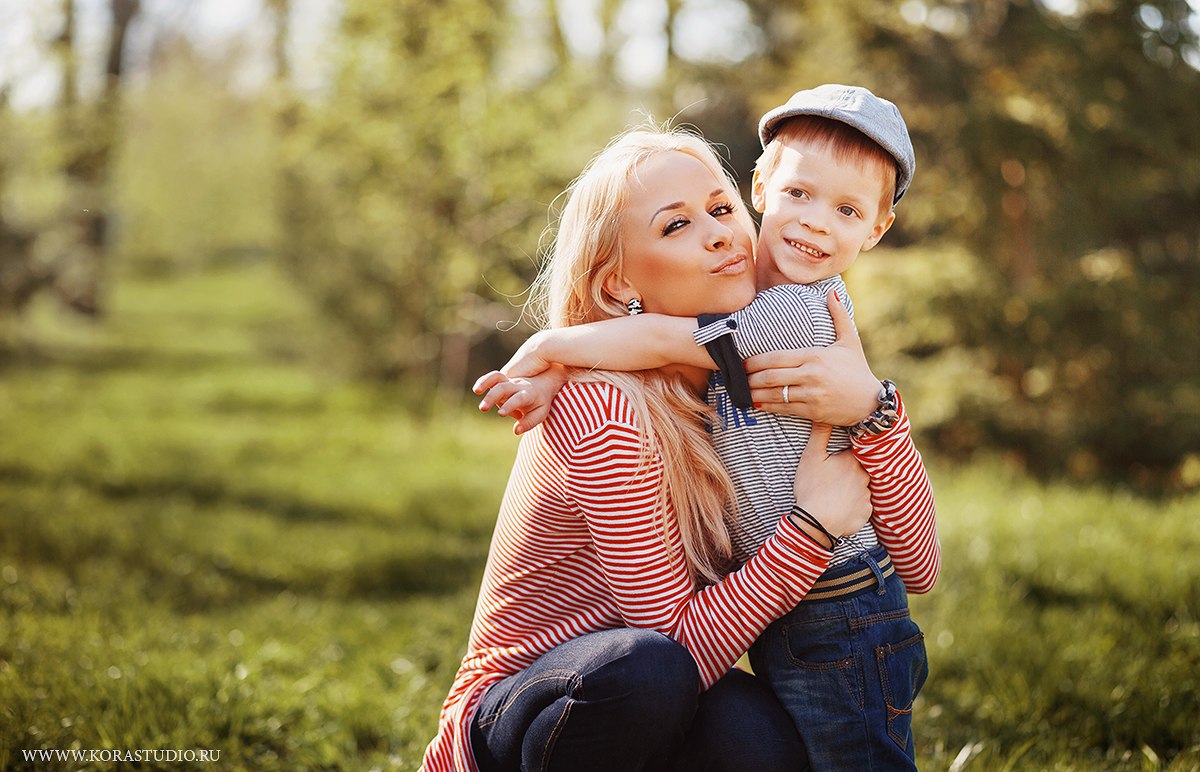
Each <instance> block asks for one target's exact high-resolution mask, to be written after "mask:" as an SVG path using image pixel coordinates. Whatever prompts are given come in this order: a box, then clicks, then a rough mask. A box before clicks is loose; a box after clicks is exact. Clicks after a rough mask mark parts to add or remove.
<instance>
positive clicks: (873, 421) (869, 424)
mask: <svg viewBox="0 0 1200 772" xmlns="http://www.w3.org/2000/svg"><path fill="white" fill-rule="evenodd" d="M880 385H881V386H882V387H883V388H881V389H880V390H879V405H878V407H876V408H875V410H873V411H872V412H871V415H869V416H867V417H866V418H864V419H863V420H861V421H859V422H858V423H856V424H855V425H854V426H851V427H849V428H850V434H851V435H853V436H854V437H858V438H860V439H861V438H863V437H871V436H874V435H876V434H882V433H883V432H885V431H887V430H888V429H891V428H892V427H893V426H895V425H896V422H897V421H899V420H900V398H899V397H897V396H896V384H894V383H892V382H891V381H880Z"/></svg>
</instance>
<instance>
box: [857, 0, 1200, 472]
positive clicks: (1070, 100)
mask: <svg viewBox="0 0 1200 772" xmlns="http://www.w3.org/2000/svg"><path fill="white" fill-rule="evenodd" d="M905 8H907V9H908V13H907V17H908V18H905V16H901V15H898V14H896V13H888V12H886V11H885V9H884V7H883V5H882V4H872V3H862V4H858V5H857V6H855V13H856V17H857V22H856V26H857V27H858V28H860V29H861V30H862V50H863V54H864V61H865V62H867V64H868V68H869V70H870V71H872V72H875V73H879V74H880V75H881V78H882V82H883V83H885V84H886V91H887V93H894V94H896V95H897V96H896V98H897V101H899V102H900V104H901V105H902V106H903V107H904V111H905V115H906V116H907V117H908V119H909V121H910V125H911V127H912V129H913V133H914V135H915V138H916V141H917V143H918V146H919V155H920V158H921V166H922V168H921V171H920V172H919V173H918V175H917V180H916V183H915V185H914V192H913V195H912V198H913V199H915V200H916V201H917V202H918V204H917V207H916V211H915V212H914V214H915V217H910V216H909V215H910V213H909V211H908V210H909V203H908V201H907V200H906V201H905V202H904V203H903V204H902V207H904V209H905V211H904V212H903V214H902V218H901V220H902V222H903V223H905V224H904V225H902V226H901V240H904V239H905V237H907V239H908V240H910V241H912V240H915V239H917V238H921V239H924V240H934V241H936V240H946V239H948V240H951V241H955V242H959V243H963V244H965V245H966V246H968V247H969V249H970V250H971V252H972V253H973V254H974V255H975V256H976V258H977V259H976V261H975V263H974V271H975V273H976V277H977V279H976V281H975V282H973V283H970V284H959V285H958V286H955V287H953V288H949V287H938V286H936V285H931V287H930V289H931V291H932V294H931V295H929V296H927V301H928V302H929V303H930V308H932V309H937V310H936V311H934V312H933V313H935V314H938V315H944V316H945V317H946V318H947V319H948V320H949V322H950V325H949V327H948V329H952V330H954V334H953V335H950V336H948V337H943V338H942V339H940V340H936V341H934V340H914V341H912V345H911V347H910V348H909V350H908V351H907V352H906V353H907V354H909V355H911V356H912V357H915V358H917V359H931V358H936V357H937V356H938V355H940V354H946V353H952V354H953V355H954V356H960V354H959V353H955V352H953V349H955V348H957V347H963V348H965V350H966V351H968V352H970V351H974V352H977V353H978V354H979V355H980V356H979V361H982V362H987V363H988V365H989V372H987V373H984V374H982V375H984V376H985V378H982V379H980V383H979V384H977V387H976V388H972V387H970V386H967V387H965V388H962V389H960V390H959V394H958V407H957V409H956V410H954V411H951V412H950V413H949V414H948V415H947V420H946V421H945V422H944V423H943V424H942V425H941V426H940V427H939V428H938V436H939V437H940V439H941V440H942V442H943V446H944V447H946V448H952V449H957V450H966V449H969V448H971V447H979V446H987V447H999V448H1003V449H1007V450H1010V451H1016V452H1017V453H1019V454H1021V455H1022V456H1023V457H1024V458H1025V459H1026V460H1027V461H1028V462H1029V463H1030V465H1031V466H1032V467H1033V468H1035V469H1039V470H1042V471H1046V472H1059V471H1069V472H1074V473H1076V474H1078V475H1081V476H1090V475H1092V474H1095V473H1098V472H1102V473H1106V474H1109V475H1113V476H1116V477H1120V478H1123V479H1133V480H1136V481H1142V482H1147V483H1150V482H1163V481H1166V480H1169V479H1170V478H1171V475H1173V474H1176V473H1177V472H1178V470H1179V468H1180V467H1181V464H1182V462H1183V461H1184V460H1185V459H1186V458H1187V457H1188V455H1189V454H1195V453H1197V451H1200V340H1198V338H1197V336H1195V335H1193V334H1190V333H1185V332H1184V331H1194V330H1197V329H1200V302H1197V301H1198V300H1200V298H1198V297H1197V287H1198V286H1200V285H1198V280H1200V135H1198V134H1197V132H1196V131H1195V127H1196V126H1200V73H1197V71H1196V69H1195V68H1194V67H1193V66H1190V65H1189V64H1187V63H1186V62H1185V61H1184V56H1185V55H1188V52H1191V55H1194V54H1195V53H1196V51H1197V40H1196V31H1197V27H1196V25H1195V24H1194V20H1191V21H1189V20H1190V19H1192V11H1191V10H1190V8H1189V6H1188V4H1187V3H1186V2H1184V0H1160V1H1159V2H1132V1H1131V0H1114V1H1113V2H1104V3H1087V2H1081V3H1079V4H1078V8H1077V11H1076V13H1074V14H1071V15H1062V14H1059V13H1055V12H1053V11H1050V10H1048V9H1047V8H1045V7H1043V6H1042V5H1039V4H1037V3H1033V2H1027V1H1019V0H1013V1H1004V0H992V1H991V2H985V3H967V2H924V3H918V4H906V6H905ZM922 201H924V203H921V202H922ZM930 270H932V271H935V272H936V271H938V270H939V269H938V267H937V266H935V265H930ZM896 321H897V323H903V322H901V320H896ZM988 378H992V379H995V380H994V381H993V382H992V383H991V384H990V385H987V384H984V383H983V381H984V380H986V379H988Z"/></svg>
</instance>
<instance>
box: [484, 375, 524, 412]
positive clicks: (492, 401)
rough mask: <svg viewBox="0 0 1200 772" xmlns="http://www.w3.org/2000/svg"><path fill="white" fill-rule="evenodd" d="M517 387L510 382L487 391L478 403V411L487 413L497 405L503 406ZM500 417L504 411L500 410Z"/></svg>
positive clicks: (502, 383) (504, 382) (499, 384)
mask: <svg viewBox="0 0 1200 772" xmlns="http://www.w3.org/2000/svg"><path fill="white" fill-rule="evenodd" d="M517 388H518V387H517V385H516V384H515V383H512V382H511V381H507V380H506V381H503V382H501V383H498V384H496V385H495V386H493V387H492V388H490V389H488V393H487V394H484V395H483V399H482V400H481V401H480V403H479V409H480V410H482V411H483V412H485V413H486V412H487V411H489V410H491V409H492V408H494V407H496V406H497V405H500V406H503V405H504V403H505V402H507V401H508V398H509V397H511V396H512V395H513V394H515V393H516V391H517ZM500 415H504V410H503V409H501V411H500Z"/></svg>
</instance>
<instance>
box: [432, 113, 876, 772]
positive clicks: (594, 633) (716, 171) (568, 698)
mask: <svg viewBox="0 0 1200 772" xmlns="http://www.w3.org/2000/svg"><path fill="white" fill-rule="evenodd" d="M568 194H569V198H568V201H567V203H566V205H565V207H564V209H563V212H562V216H561V218H560V221H559V226H558V235H557V239H556V241H555V244H554V248H553V252H552V254H551V257H550V260H549V262H548V265H547V268H546V271H545V273H544V274H543V277H542V279H541V281H540V282H539V287H540V288H541V290H542V291H543V292H544V295H545V302H546V307H547V309H548V316H549V322H550V324H551V325H552V326H569V325H576V324H581V323H585V322H589V321H596V320H599V319H604V318H609V317H613V316H618V315H623V314H625V313H629V311H630V310H631V309H627V308H626V305H625V301H626V300H628V299H629V298H633V297H638V298H640V300H641V303H642V304H644V307H645V309H646V310H649V311H658V312H662V313H667V314H674V315H684V316H686V315H696V314H698V313H701V312H719V311H722V310H724V311H733V310H735V309H738V308H741V307H743V306H744V305H746V304H747V303H748V302H749V301H750V299H751V298H752V297H753V295H754V278H753V265H752V254H753V242H754V235H753V234H754V228H753V224H752V222H751V220H750V219H749V215H748V214H747V213H746V211H745V209H744V208H743V206H742V203H741V200H740V197H739V196H738V194H737V191H736V188H735V187H734V185H733V183H732V181H731V180H730V179H729V177H728V175H727V174H726V173H725V171H724V169H723V168H722V166H721V164H720V161H719V160H718V159H717V157H716V156H715V154H714V153H713V152H712V150H711V149H710V148H709V146H708V145H707V144H706V143H705V142H704V141H703V140H700V139H699V138H696V137H693V136H690V135H687V134H682V133H678V132H675V133H668V132H657V131H633V132H629V133H627V134H625V135H623V136H621V137H619V138H618V139H617V140H616V141H614V143H613V144H611V145H610V146H609V147H608V148H607V149H606V150H605V151H603V152H602V153H601V154H600V155H598V156H597V157H596V158H595V159H594V160H593V162H592V163H591V164H589V166H588V168H587V169H585V170H584V172H583V174H581V175H580V177H579V178H578V179H576V180H575V182H574V183H572V185H571V187H570V188H569V190H568ZM634 242H636V244H637V249H636V258H635V257H634V256H633V255H634V254H635V253H634V250H632V249H630V250H629V252H628V259H626V254H627V253H626V251H625V250H624V249H623V247H624V246H625V245H626V244H627V243H629V244H632V243H634ZM698 256H699V257H698ZM707 377H708V373H707V371H704V370H696V369H692V368H684V367H676V368H664V369H662V370H658V371H649V372H643V373H625V374H619V373H608V372H589V373H586V374H583V375H581V376H577V378H576V379H575V380H573V382H571V383H569V384H568V385H567V386H566V387H564V388H563V390H562V391H561V392H560V393H559V395H558V397H557V398H556V400H555V402H554V407H553V410H552V412H551V414H550V416H549V418H547V420H546V422H545V423H544V424H543V425H542V426H540V427H539V428H538V429H537V430H534V431H532V432H530V433H528V434H527V435H525V436H524V437H523V438H522V441H521V445H520V449H519V452H518V455H517V460H516V463H515V466H514V469H513V473H512V476H511V478H510V480H509V485H508V489H507V490H506V492H505V496H504V501H503V503H502V505H501V511H500V516H499V520H498V522H497V526H496V532H495V535H494V537H493V543H492V548H491V551H490V554H489V558H488V565H487V569H486V571H485V574H484V579H483V586H482V589H481V592H480V598H479V603H478V606H477V609H476V614H475V620H474V624H473V626H472V630H471V637H470V642H469V644H468V650H467V654H466V656H465V657H464V659H463V663H462V666H461V668H460V669H459V672H458V674H457V676H456V678H455V682H454V685H453V686H452V688H451V691H450V694H449V696H448V698H447V700H446V703H445V705H444V707H443V710H442V715H441V722H440V727H439V732H438V735H437V737H435V738H434V740H433V742H432V743H431V744H430V746H429V748H428V750H427V751H426V755H425V761H424V768H425V769H426V770H429V772H434V771H435V770H450V769H461V770H472V769H479V770H482V771H483V772H491V770H517V769H522V770H525V769H561V770H572V771H578V770H591V769H595V770H638V769H650V770H661V769H671V768H679V769H689V770H690V769H714V770H719V769H751V768H760V769H798V768H802V767H803V765H804V763H805V762H804V761H803V758H804V756H803V750H802V748H800V747H799V740H798V737H797V735H796V733H795V730H794V728H793V727H792V726H791V724H790V722H789V720H788V718H787V716H786V714H784V713H783V711H782V708H780V706H779V704H778V702H777V701H776V700H775V698H774V697H773V695H771V693H770V691H769V690H768V689H767V688H766V687H765V686H762V685H761V684H758V683H757V682H756V680H755V679H754V677H753V676H750V675H748V674H746V673H742V672H740V671H736V670H733V671H731V667H732V665H733V663H734V662H735V661H736V659H737V658H738V657H739V656H740V655H741V654H742V653H743V652H744V651H745V650H746V649H747V647H748V646H749V645H750V643H751V642H752V641H753V640H754V639H755V637H757V635H758V634H759V633H760V632H761V631H762V630H763V629H764V628H765V627H766V626H767V625H768V624H769V623H770V622H771V621H773V620H774V619H775V618H776V617H777V616H779V615H781V614H782V613H784V612H785V611H787V610H789V609H791V608H792V607H793V606H794V605H795V604H796V603H797V602H798V601H799V600H800V599H801V598H802V597H803V596H804V594H805V592H806V591H807V589H808V587H810V586H811V585H812V583H813V582H814V581H815V580H816V579H817V577H818V576H820V575H821V573H822V572H823V571H824V570H825V567H826V566H827V565H828V562H829V557H830V552H829V550H828V549H825V548H823V546H822V545H828V544H829V541H828V538H827V536H826V535H825V533H823V532H822V531H821V530H819V529H817V528H814V527H813V526H812V525H810V524H807V523H803V522H799V521H793V520H792V519H791V518H789V517H781V520H780V523H779V526H778V528H777V530H776V533H775V535H774V536H772V537H771V539H769V540H768V541H767V543H766V544H765V545H764V546H763V547H762V549H761V550H760V551H759V552H758V554H757V555H755V556H754V557H753V558H751V559H750V560H749V562H747V563H746V564H745V565H744V566H742V567H741V568H739V569H738V570H736V571H733V572H731V573H729V574H727V575H726V574H725V573H724V571H725V568H726V564H727V562H728V558H729V555H730V545H729V537H728V534H727V533H726V531H725V527H724V521H723V513H724V509H725V503H726V501H727V500H728V499H729V495H730V490H729V481H728V478H727V476H726V475H725V473H724V471H723V469H722V468H721V465H720V463H719V461H718V460H717V458H716V455H715V453H714V452H713V450H712V448H711V446H710V444H709V442H708V440H707V437H706V434H705V431H704V419H705V414H706V408H705V407H704V405H703V403H702V402H701V400H700V398H699V396H698V395H700V394H702V393H703V390H704V388H705V383H706V381H707ZM809 448H810V449H812V450H813V452H811V453H807V452H806V454H805V455H804V456H803V457H802V458H801V462H800V468H799V469H798V472H797V485H796V496H797V501H798V502H799V503H801V504H802V505H803V506H804V507H805V509H807V510H808V511H809V512H812V513H817V514H819V516H820V519H821V521H822V525H823V526H824V529H825V531H827V532H828V533H830V534H832V535H835V536H841V535H846V534H850V533H853V532H854V531H855V530H857V529H858V528H859V527H861V526H862V525H863V524H864V523H865V522H866V520H867V518H868V516H869V514H870V502H869V496H868V493H867V489H866V475H865V473H864V471H863V470H862V468H861V467H860V466H859V465H858V463H857V461H855V460H854V459H853V458H852V457H851V456H849V454H838V455H835V456H832V457H828V456H826V454H825V453H824V447H823V445H822V444H821V443H818V442H813V443H811V444H810V446H809Z"/></svg>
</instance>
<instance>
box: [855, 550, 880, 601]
mask: <svg viewBox="0 0 1200 772" xmlns="http://www.w3.org/2000/svg"><path fill="white" fill-rule="evenodd" d="M858 559H859V560H861V561H862V562H864V563H866V564H867V565H868V566H870V567H871V573H873V574H875V582H876V583H877V584H878V585H879V589H877V590H876V591H875V594H876V595H887V588H886V587H884V586H883V572H882V571H880V570H879V564H878V563H876V562H875V558H874V556H872V555H871V553H870V552H864V553H863V554H862V555H860V556H859V558H858Z"/></svg>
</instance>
